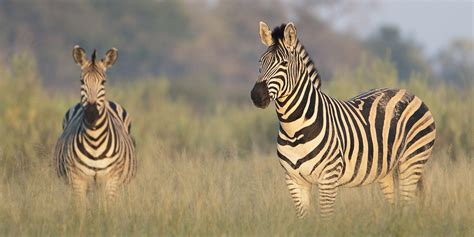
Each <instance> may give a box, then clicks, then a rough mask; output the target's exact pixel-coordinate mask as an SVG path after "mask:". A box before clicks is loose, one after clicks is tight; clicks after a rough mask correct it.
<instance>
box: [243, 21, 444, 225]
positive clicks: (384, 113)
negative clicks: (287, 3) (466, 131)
mask: <svg viewBox="0 0 474 237" xmlns="http://www.w3.org/2000/svg"><path fill="white" fill-rule="evenodd" d="M259 33H260V38H261V41H262V43H263V44H264V45H266V46H268V49H267V50H266V52H265V53H264V54H263V55H262V56H261V59H260V64H261V65H260V75H259V77H258V79H257V81H256V83H255V86H254V87H253V89H252V91H251V98H252V101H253V103H254V104H255V106H257V107H260V108H266V107H267V106H268V104H269V103H270V101H272V100H273V101H275V107H276V113H277V117H278V119H279V122H280V128H279V133H278V138H277V150H278V152H277V153H278V157H279V160H280V164H281V166H282V167H283V168H284V169H285V171H286V183H287V186H288V189H289V192H290V194H291V197H292V199H293V200H294V203H295V206H296V212H297V216H298V217H300V218H302V217H304V216H305V215H306V214H307V212H308V208H309V206H310V199H311V198H310V193H311V188H312V185H313V184H317V185H318V188H319V212H320V215H321V216H322V217H323V218H327V217H330V216H331V215H332V214H333V207H334V202H335V199H336V195H337V190H338V187H356V186H362V185H366V184H370V183H374V182H376V181H377V182H378V183H379V184H380V186H381V189H382V192H383V194H384V196H385V197H386V199H387V200H388V201H389V202H390V203H394V202H395V184H394V178H395V177H394V172H395V171H396V172H398V173H397V174H398V194H399V197H400V200H401V201H402V203H409V202H410V200H411V199H412V198H413V197H414V196H415V193H416V189H417V184H418V183H419V182H420V180H421V175H422V171H423V167H424V165H425V163H426V162H427V160H428V158H429V157H430V154H431V151H432V148H433V144H434V141H435V124H434V120H433V116H432V114H431V112H430V111H429V110H428V107H427V106H426V105H425V104H424V103H423V102H422V101H421V100H420V99H419V98H418V97H416V96H414V95H412V94H410V93H409V92H407V91H406V90H397V89H374V90H371V91H368V92H366V93H364V94H361V95H359V96H357V97H354V98H352V99H350V100H347V101H342V100H337V99H334V98H331V97H330V96H328V95H326V94H324V93H323V92H322V91H321V79H320V76H319V73H318V71H317V69H316V67H315V65H314V63H313V61H312V60H311V59H310V57H309V55H308V53H307V52H306V50H305V49H304V47H303V45H302V44H301V43H300V41H299V40H298V38H297V36H296V28H295V26H294V24H293V23H291V22H290V23H288V24H283V25H281V26H280V27H276V28H275V29H274V30H273V31H270V29H269V27H268V25H267V24H266V23H264V22H260V32H259Z"/></svg>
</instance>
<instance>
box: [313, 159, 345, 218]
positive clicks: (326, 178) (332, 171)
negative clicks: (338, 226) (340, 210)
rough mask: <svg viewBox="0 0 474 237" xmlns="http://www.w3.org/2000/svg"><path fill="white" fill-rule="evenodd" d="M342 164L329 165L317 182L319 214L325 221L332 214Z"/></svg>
mask: <svg viewBox="0 0 474 237" xmlns="http://www.w3.org/2000/svg"><path fill="white" fill-rule="evenodd" d="M341 170H342V163H341V162H335V163H334V164H331V165H329V166H328V167H326V168H325V170H324V171H323V172H322V175H321V177H320V178H319V180H318V187H319V214H320V215H321V217H322V218H323V219H325V220H327V219H329V218H330V217H332V216H333V214H334V204H335V202H336V196H337V188H338V186H339V183H338V180H339V178H340V176H341Z"/></svg>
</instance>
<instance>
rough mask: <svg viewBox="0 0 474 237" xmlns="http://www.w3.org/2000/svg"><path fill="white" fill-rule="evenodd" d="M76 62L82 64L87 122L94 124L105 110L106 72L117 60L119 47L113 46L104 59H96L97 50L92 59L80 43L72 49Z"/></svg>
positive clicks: (82, 88) (83, 104)
mask: <svg viewBox="0 0 474 237" xmlns="http://www.w3.org/2000/svg"><path fill="white" fill-rule="evenodd" d="M72 56H73V58H74V62H76V63H77V64H78V65H79V66H81V71H82V72H81V105H82V108H83V110H84V115H85V116H84V119H85V122H86V124H88V125H94V124H95V122H96V121H97V119H98V118H99V117H100V115H102V114H103V112H104V111H105V105H106V104H105V82H106V75H105V72H106V70H107V68H109V67H111V66H112V65H113V64H114V63H115V61H117V57H118V52H117V49H115V48H112V49H110V50H109V51H107V53H105V57H104V58H103V59H100V60H98V59H96V50H95V49H94V52H93V53H92V56H91V60H88V59H87V57H86V51H85V50H84V49H83V48H81V47H80V46H79V45H76V46H74V49H73V51H72Z"/></svg>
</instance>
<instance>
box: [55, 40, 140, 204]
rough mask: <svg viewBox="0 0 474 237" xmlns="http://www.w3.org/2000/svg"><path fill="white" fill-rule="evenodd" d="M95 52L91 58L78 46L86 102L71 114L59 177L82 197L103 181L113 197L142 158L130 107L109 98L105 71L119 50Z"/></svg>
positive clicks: (59, 152) (59, 154)
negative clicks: (137, 151)
mask: <svg viewBox="0 0 474 237" xmlns="http://www.w3.org/2000/svg"><path fill="white" fill-rule="evenodd" d="M95 54H96V52H95V50H94V53H93V54H92V59H91V60H90V61H89V60H87V59H86V56H85V51H84V50H83V49H82V48H80V47H79V46H76V47H74V50H73V56H74V60H75V62H76V63H77V64H79V65H80V66H81V69H82V76H81V102H80V103H78V104H76V105H75V106H73V107H71V108H70V109H69V110H68V111H67V112H66V115H65V116H64V119H63V133H62V135H61V137H60V138H59V140H58V141H57V144H56V148H55V154H54V156H55V163H56V171H57V173H58V175H59V176H60V177H61V178H64V179H65V181H66V182H67V183H69V184H71V185H72V187H73V189H74V191H75V193H76V194H77V195H78V196H79V198H81V199H84V198H85V195H86V192H87V190H88V189H89V188H90V186H91V185H92V184H94V183H96V182H101V183H104V184H105V190H106V193H107V196H108V197H109V198H110V199H113V198H114V197H115V195H116V191H117V189H118V187H119V186H120V185H122V184H125V183H128V182H129V181H130V179H131V178H132V177H133V176H134V175H135V172H136V166H137V164H136V162H137V161H136V157H135V145H134V142H133V140H132V137H131V135H130V126H131V122H130V117H129V115H128V113H127V111H125V109H124V108H122V107H121V106H120V105H119V104H116V103H114V102H112V101H108V100H107V99H106V98H105V81H106V75H105V71H106V68H108V67H110V66H112V65H113V64H114V63H115V61H116V59H117V55H118V54H117V50H116V49H111V50H109V51H108V52H107V53H106V57H105V58H104V59H102V60H96V58H95V57H96V56H95Z"/></svg>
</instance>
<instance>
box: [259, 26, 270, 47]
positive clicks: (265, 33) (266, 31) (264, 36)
mask: <svg viewBox="0 0 474 237" xmlns="http://www.w3.org/2000/svg"><path fill="white" fill-rule="evenodd" d="M259 33H260V40H261V41H262V43H263V44H264V45H266V46H270V45H272V44H273V39H272V32H271V31H270V28H269V27H268V25H267V23H265V22H263V21H261V22H260V30H259Z"/></svg>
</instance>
